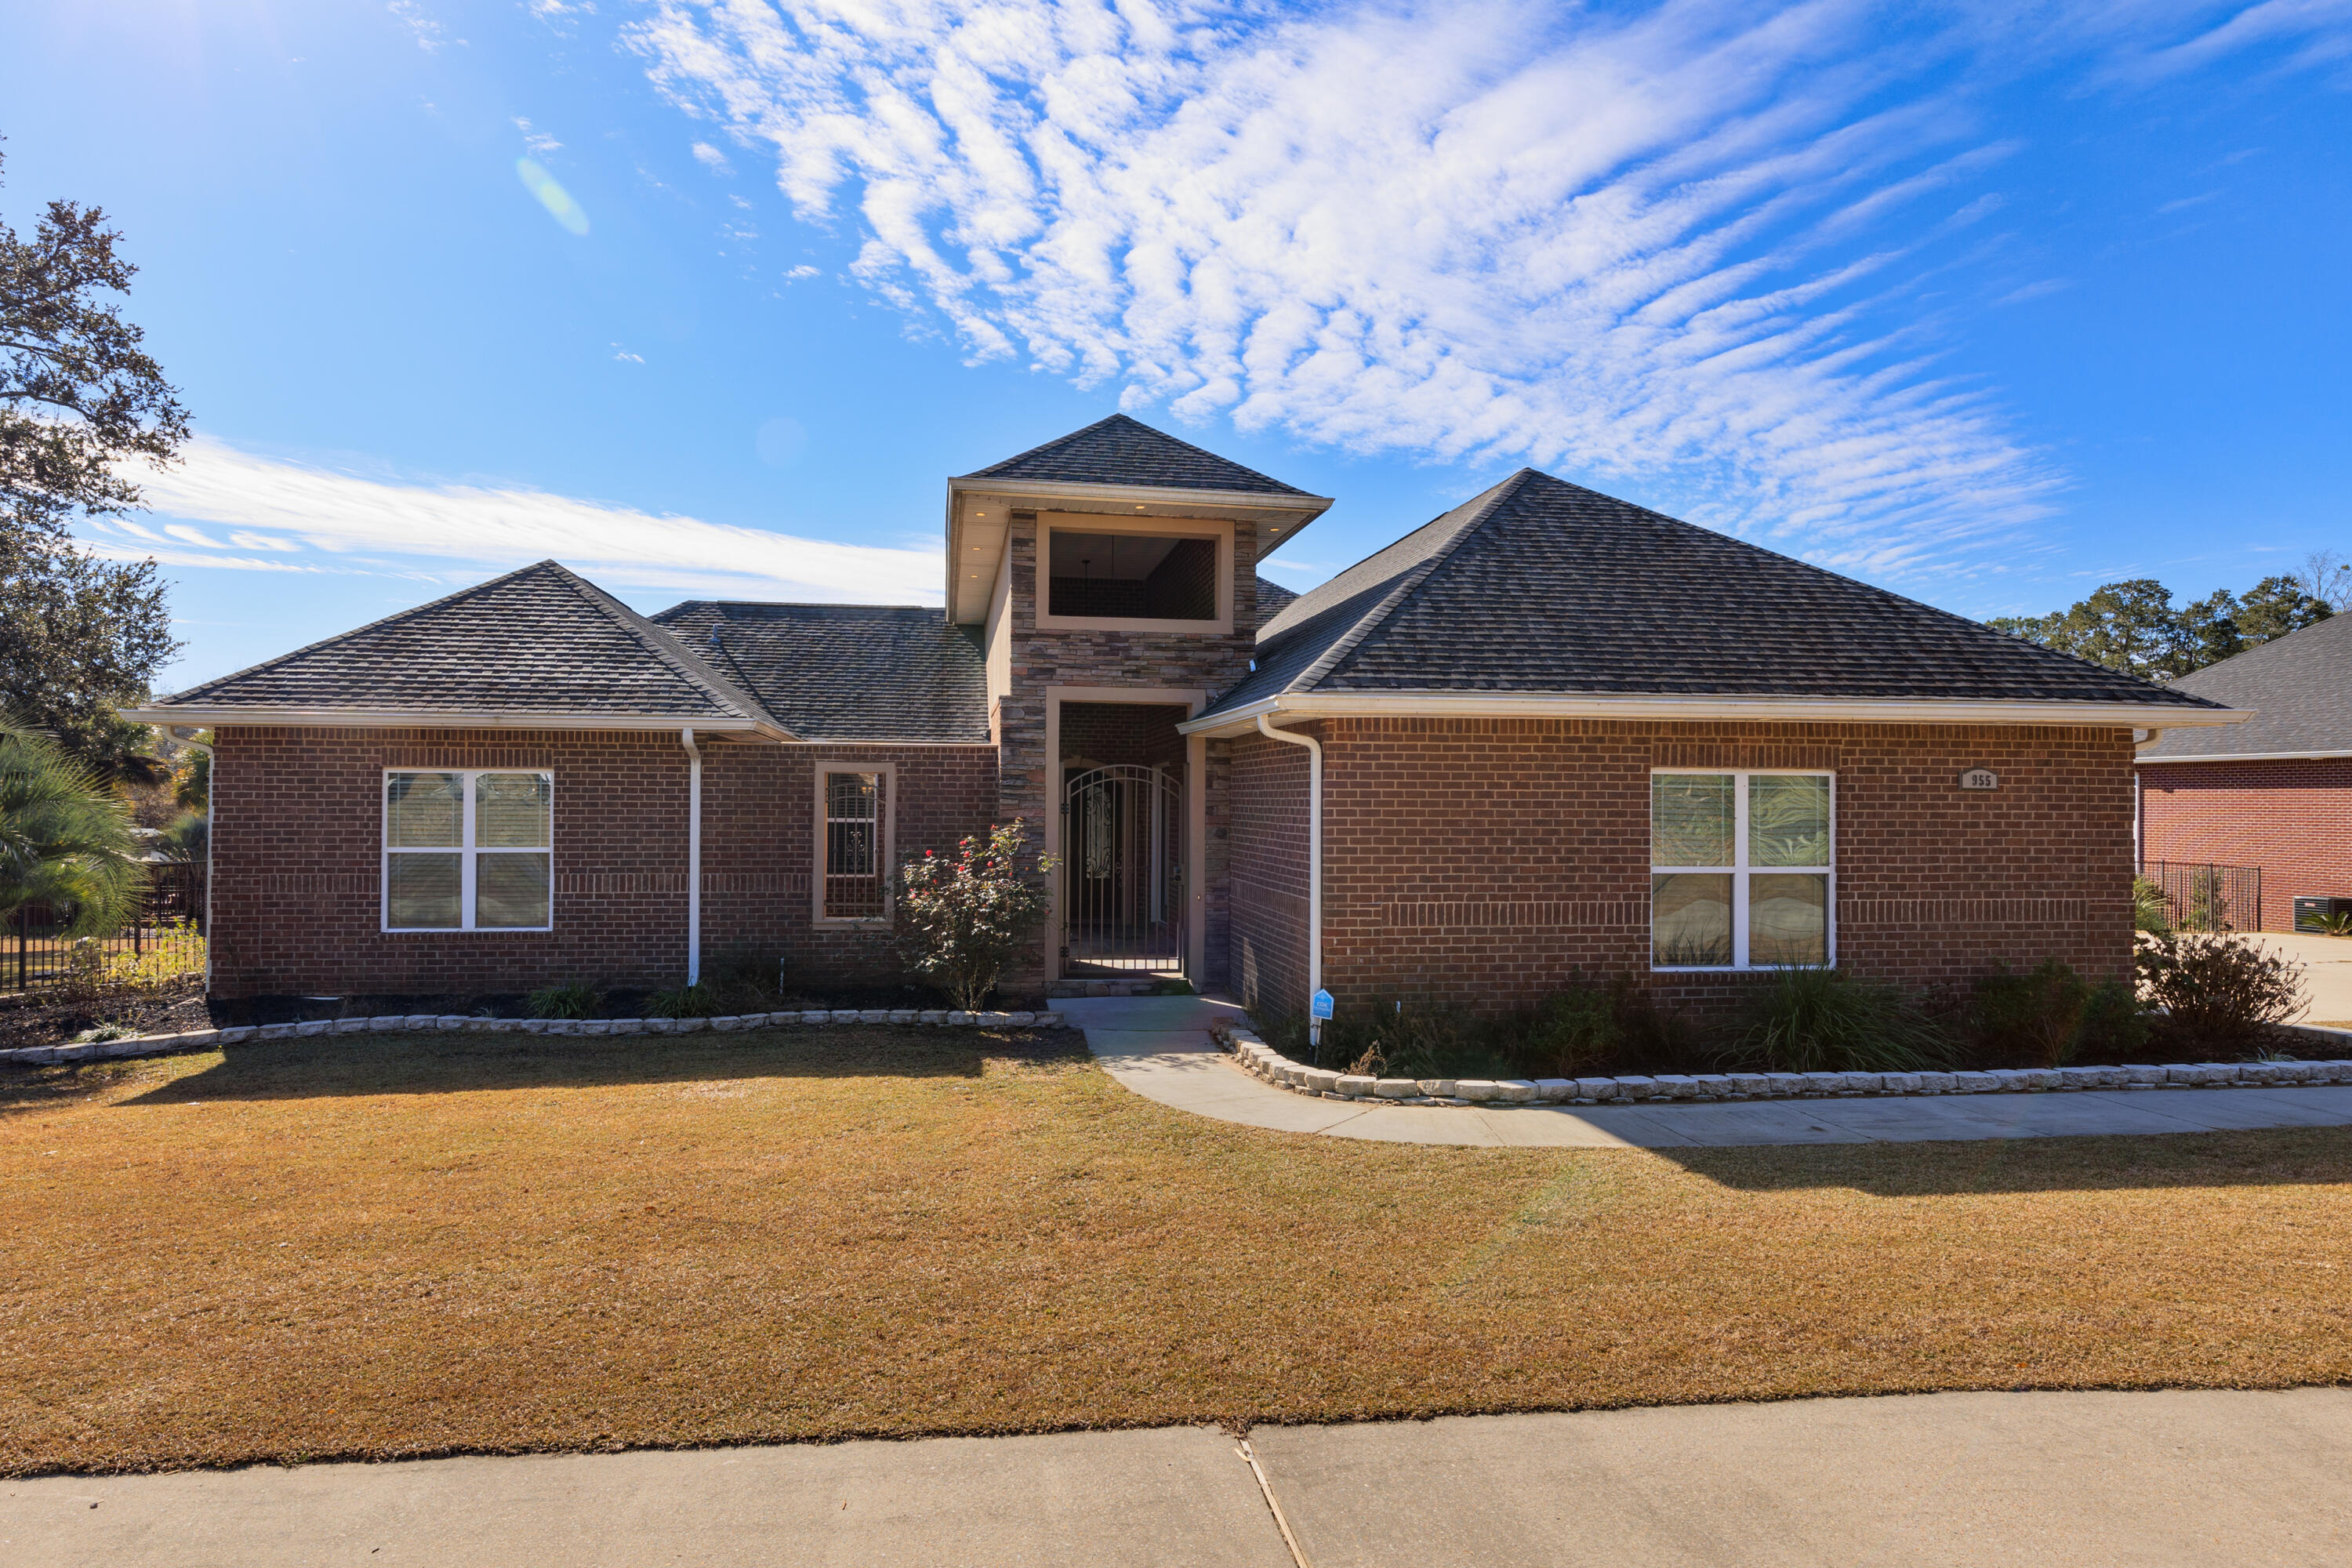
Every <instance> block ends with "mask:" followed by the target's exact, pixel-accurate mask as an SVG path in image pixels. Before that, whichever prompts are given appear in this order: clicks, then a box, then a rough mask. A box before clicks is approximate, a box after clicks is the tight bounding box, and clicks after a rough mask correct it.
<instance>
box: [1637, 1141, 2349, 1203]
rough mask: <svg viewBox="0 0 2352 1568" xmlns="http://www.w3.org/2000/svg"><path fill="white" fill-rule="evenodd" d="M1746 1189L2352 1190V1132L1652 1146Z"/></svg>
mask: <svg viewBox="0 0 2352 1568" xmlns="http://www.w3.org/2000/svg"><path fill="white" fill-rule="evenodd" d="M1649 1152H1651V1153H1654V1154H1656V1155H1658V1156H1660V1157H1661V1158H1663V1159H1666V1160H1671V1161H1673V1162H1674V1163H1675V1164H1677V1165H1680V1166H1681V1167H1682V1168H1683V1169H1684V1170H1685V1171H1688V1172H1689V1173H1691V1174H1693V1175H1695V1176H1703V1177H1705V1178H1706V1180H1708V1181H1711V1182H1714V1183H1716V1184H1718V1185H1721V1186H1725V1187H1728V1188H1731V1189H1732V1190H1734V1191H1736V1192H1747V1193H1781V1192H1798V1191H1804V1190H1808V1189H1820V1188H1840V1187H1842V1188H1846V1189H1848V1190H1851V1191H1853V1192H1860V1193H1866V1194H1869V1195H1871V1196H1872V1197H1879V1198H1912V1197H1953V1196H1964V1195H1967V1194H1986V1195H1993V1194H2027V1193H2058V1192H2079V1193H2115V1192H2130V1191H2134V1190H2142V1191H2159V1190H2164V1189H2168V1188H2183V1187H2201V1188H2209V1189H2210V1188H2215V1187H2278V1186H2341V1185H2344V1184H2347V1183H2352V1127H2271V1128H2261V1129H2255V1130H2250V1131H2228V1132H2162V1133H2123V1134H2116V1135H2112V1136H2103V1137H2077V1138H2014V1139H1985V1140H1983V1141H1981V1142H1949V1143H1942V1142H1938V1143H1805V1144H1785V1145H1781V1146H1780V1147H1765V1148H1758V1147H1742V1148H1727V1149H1653V1150H1651V1151H1649Z"/></svg>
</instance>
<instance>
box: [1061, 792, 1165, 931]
mask: <svg viewBox="0 0 2352 1568" xmlns="http://www.w3.org/2000/svg"><path fill="white" fill-rule="evenodd" d="M1183 805H1184V786H1183V784H1182V782H1181V780H1180V779H1179V778H1178V777H1177V775H1175V774H1174V773H1170V772H1169V771H1168V770H1167V769H1165V768H1147V767H1139V766H1137V765H1135V764H1133V763H1118V764H1115V765H1113V766H1110V767H1103V768H1088V769H1087V771H1086V772H1084V773H1073V774H1072V775H1070V777H1069V778H1068V780H1067V781H1066V782H1065V783H1064V784H1063V787H1062V927H1063V936H1062V969H1063V973H1066V974H1102V973H1134V972H1139V971H1140V972H1152V971H1158V972H1161V973H1170V972H1174V971H1178V970H1181V969H1182V968H1183V966H1184V845H1183V823H1184V811H1183Z"/></svg>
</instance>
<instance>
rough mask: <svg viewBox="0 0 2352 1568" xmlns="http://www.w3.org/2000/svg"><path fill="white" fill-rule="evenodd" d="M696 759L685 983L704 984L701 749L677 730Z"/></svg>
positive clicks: (689, 803) (689, 806) (689, 802)
mask: <svg viewBox="0 0 2352 1568" xmlns="http://www.w3.org/2000/svg"><path fill="white" fill-rule="evenodd" d="M677 740H678V744H680V745H682V746H684V747H685V748H686V754H687V755H688V757H690V758H692V759H693V760H692V761H691V762H689V763H687V768H686V983H687V984H688V985H698V984H701V983H702V751H701V748H699V747H698V746H697V745H696V744H695V743H694V731H692V730H680V731H678V732H677Z"/></svg>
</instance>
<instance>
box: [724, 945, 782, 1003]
mask: <svg viewBox="0 0 2352 1568" xmlns="http://www.w3.org/2000/svg"><path fill="white" fill-rule="evenodd" d="M702 984H704V985H706V986H708V987H709V989H710V990H711V991H712V993H714V994H715V995H716V996H717V998H718V1002H719V1013H720V1014H722V1015H723V1014H729V1013H772V1012H774V1011H776V1009H777V1008H778V1007H780V1006H782V1005H783V1002H784V999H785V998H786V997H787V996H789V995H792V994H793V992H792V990H791V988H790V986H788V985H787V984H785V979H784V961H783V959H782V958H781V957H779V956H776V955H774V954H772V953H764V952H759V951H758V950H756V949H745V950H738V951H735V952H721V953H713V954H712V955H710V956H709V957H708V958H706V959H704V960H703V961H702Z"/></svg>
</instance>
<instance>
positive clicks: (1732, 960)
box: [1650, 773, 1837, 969]
mask: <svg viewBox="0 0 2352 1568" xmlns="http://www.w3.org/2000/svg"><path fill="white" fill-rule="evenodd" d="M1832 793H1833V792H1832V781H1831V777H1830V775H1829V774H1827V773H1652V774H1651V775H1650V963H1651V966H1652V967H1653V968H1656V969H1769V968H1773V967H1776V966H1779V965H1781V964H1821V963H1832V962H1834V961H1835V957H1836V951H1837V950H1836V943H1835V940H1834V934H1835V933H1834V932H1833V931H1832V929H1831V926H1832V921H1831V910H1832V908H1833V907H1834V905H1833V903H1832V892H1833V888H1832V879H1833V876H1834V872H1833V870H1832V865H1833V848H1832V845H1833V842H1834V834H1833V831H1832V816H1831V808H1832Z"/></svg>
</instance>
